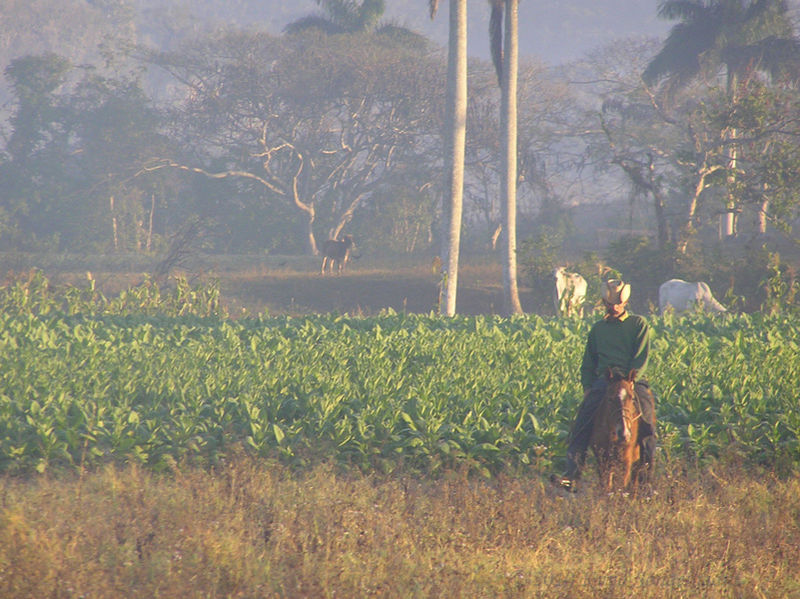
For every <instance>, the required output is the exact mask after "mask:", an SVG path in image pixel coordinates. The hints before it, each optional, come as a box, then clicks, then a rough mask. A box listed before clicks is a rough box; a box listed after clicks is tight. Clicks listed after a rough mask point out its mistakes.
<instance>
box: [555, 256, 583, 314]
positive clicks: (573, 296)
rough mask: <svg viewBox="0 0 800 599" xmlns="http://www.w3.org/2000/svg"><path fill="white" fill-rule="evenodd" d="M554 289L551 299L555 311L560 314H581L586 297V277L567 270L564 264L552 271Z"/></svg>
mask: <svg viewBox="0 0 800 599" xmlns="http://www.w3.org/2000/svg"><path fill="white" fill-rule="evenodd" d="M553 276H554V277H555V279H556V289H555V293H554V294H553V300H554V302H555V306H556V312H558V314H560V315H562V316H570V315H572V314H577V315H578V316H583V302H584V300H585V299H586V279H584V278H583V277H582V276H581V275H579V274H578V273H576V272H567V269H566V268H565V267H564V266H559V267H558V268H556V269H555V270H554V271H553Z"/></svg>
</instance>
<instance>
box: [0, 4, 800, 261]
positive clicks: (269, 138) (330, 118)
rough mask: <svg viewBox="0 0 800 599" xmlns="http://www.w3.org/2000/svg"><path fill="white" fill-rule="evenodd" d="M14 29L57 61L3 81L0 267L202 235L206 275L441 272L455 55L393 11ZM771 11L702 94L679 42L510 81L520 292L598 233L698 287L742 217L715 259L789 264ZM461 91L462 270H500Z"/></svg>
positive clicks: (777, 38) (480, 73)
mask: <svg viewBox="0 0 800 599" xmlns="http://www.w3.org/2000/svg"><path fill="white" fill-rule="evenodd" d="M67 4H69V6H70V8H71V9H72V12H71V13H67V12H65V9H64V8H63V7H64V6H66V5H67ZM320 4H321V9H324V8H325V7H326V6H327V3H320ZM382 4H383V3H377V4H376V5H375V7H373V8H375V9H376V10H377V9H380V8H381V7H380V6H379V5H382ZM672 4H676V3H672ZM695 4H696V5H697V6H699V7H706V8H708V9H709V10H708V14H705V13H704V14H705V17H704V18H706V19H711V20H712V21H713V19H715V18H717V16H715V15H718V14H721V15H722V17H724V18H725V19H728V20H730V19H732V18H733V17H732V16H731V14H732V13H724V12H723V13H715V12H714V11H713V10H711V8H713V7H714V6H716V5H720V7H721V6H722V5H723V4H726V3H725V2H722V1H720V2H697V3H695ZM734 4H739V5H740V6H741V7H742V11H743V12H742V15H743V16H741V19H740V21H737V22H742V23H747V21H746V19H745V17H747V18H750V19H756V18H757V15H756V16H754V13H753V12H752V11H753V10H755V8H754V7H755V3H747V2H743V3H734ZM5 5H6V6H5V8H6V11H4V12H5V13H6V14H8V15H13V16H14V18H15V19H17V18H18V19H20V20H19V21H18V22H20V23H24V24H25V31H28V32H37V35H39V36H40V37H41V39H47V40H50V42H51V43H50V44H49V46H45V47H42V46H40V45H36V44H33V43H31V47H32V48H36V50H37V51H35V52H30V53H26V54H19V48H16V49H15V53H16V54H15V55H14V57H13V58H7V62H5V63H4V65H3V74H4V80H3V83H4V87H3V88H2V93H4V94H5V96H6V101H5V103H4V106H3V112H2V117H3V120H2V121H0V134H2V136H1V137H0V250H1V251H36V252H41V251H57V252H91V253H100V254H107V253H131V252H133V253H142V254H154V253H158V252H163V251H164V250H165V248H166V247H167V245H168V244H169V240H170V239H171V238H173V237H174V236H175V235H176V234H177V233H178V232H180V231H181V230H183V229H184V228H185V227H186V226H187V223H189V222H198V220H199V221H202V222H203V224H204V226H203V230H204V231H207V232H208V235H207V236H206V237H205V238H204V240H203V249H204V250H205V251H208V252H220V253H245V252H251V253H270V254H313V253H315V252H316V247H317V245H318V244H319V243H321V242H322V241H324V240H325V239H327V238H328V237H329V236H335V235H337V234H338V233H340V232H343V231H344V232H350V233H355V234H356V236H357V238H358V240H359V245H362V246H365V247H372V248H374V249H375V250H376V251H392V252H423V253H425V254H428V255H430V256H434V255H436V254H437V253H439V249H440V248H441V244H442V240H441V235H442V219H443V202H444V201H445V197H446V194H445V193H444V190H443V181H444V177H443V170H442V169H443V168H445V166H446V165H445V161H444V159H443V155H444V154H445V152H444V143H445V141H444V138H443V131H444V118H445V99H444V94H445V86H444V85H443V82H444V81H445V78H446V63H447V60H446V49H445V48H443V47H441V46H439V45H437V44H436V43H434V42H433V41H430V40H428V39H427V38H425V37H424V36H422V35H420V34H419V33H416V32H414V31H412V30H409V29H408V28H405V27H403V26H401V25H400V24H397V23H392V22H387V21H386V20H385V18H384V19H381V16H382V15H383V11H382V10H377V12H375V11H373V12H375V14H370V15H367V16H368V17H369V19H367V18H366V17H365V21H364V22H365V23H367V21H368V24H367V25H365V26H363V27H353V28H351V29H348V28H346V27H340V28H339V29H336V30H325V29H324V28H320V26H319V23H320V22H321V21H319V20H317V21H315V20H314V19H322V18H323V17H325V16H326V15H325V13H324V11H323V12H322V14H320V15H318V16H316V17H314V19H306V20H303V19H298V18H297V15H296V13H295V14H292V15H291V17H290V18H289V17H288V15H287V18H286V19H285V21H284V22H283V23H282V24H281V27H282V28H285V27H287V26H289V27H288V29H287V30H286V31H284V32H281V33H270V32H269V31H268V30H266V29H265V28H259V27H254V26H249V27H243V26H234V25H231V24H230V23H229V24H226V25H225V26H220V27H210V26H208V23H207V22H203V21H201V20H200V19H199V16H198V15H197V14H193V13H192V12H191V11H188V10H186V8H185V5H180V4H179V3H176V4H174V5H172V4H171V5H168V6H167V7H166V8H164V7H161V10H162V11H165V12H161V13H160V14H161V16H163V15H164V14H168V15H169V16H170V18H169V19H167V20H160V21H155V20H147V19H146V18H145V17H146V15H151V14H155V13H156V12H157V11H158V10H159V6H158V4H157V3H150V4H148V3H146V2H142V3H140V5H138V8H139V10H138V11H134V10H133V9H132V8H131V6H130V5H128V4H126V3H117V2H91V3H90V2H78V1H77V0H72V1H70V2H65V3H55V2H47V1H46V0H33V1H32V2H25V3H18V2H6V3H5ZM670 5H671V3H664V6H667V7H668V6H670ZM680 5H681V6H685V5H686V3H682V4H680ZM758 5H759V6H762V5H770V6H772V5H774V6H772V10H773V12H772V13H770V14H771V15H772V17H771V18H772V19H773V20H772V21H770V23H773V28H772V29H770V27H769V23H766V24H763V23H762V26H761V29H760V30H759V31H762V32H763V33H761V34H760V35H761V37H760V38H757V39H756V41H753V39H754V38H753V37H752V36H750V37H747V34H746V33H745V31H747V32H752V31H754V29H753V28H752V27H751V28H749V29H747V28H746V27H745V25H742V26H741V30H742V32H743V33H742V34H741V35H742V39H743V40H744V41H746V42H747V43H746V44H742V45H739V46H734V45H731V43H730V39H729V38H726V40H727V43H728V46H726V47H718V46H717V45H714V44H715V42H714V41H713V39H714V38H713V37H711V38H710V39H711V41H710V42H709V44H711V45H710V46H709V47H712V48H714V49H715V51H717V50H718V51H719V54H718V55H716V54H715V55H714V56H717V58H716V59H714V60H716V62H708V60H711V58H712V57H711V55H710V54H708V52H707V51H705V50H703V51H701V52H699V55H700V56H701V58H700V59H699V60H701V64H702V68H703V69H704V70H703V71H702V72H703V73H704V74H705V76H704V77H702V78H699V77H696V76H691V74H689V75H687V76H686V77H684V78H683V79H681V80H680V85H678V84H676V81H677V79H676V78H675V77H676V76H677V75H676V73H679V71H678V70H677V69H678V66H679V65H678V66H675V65H671V63H669V62H668V60H667V59H668V58H669V57H670V56H671V54H670V53H671V52H673V53H674V52H675V50H674V49H671V48H672V47H673V46H672V45H671V44H674V42H673V41H671V40H673V38H675V36H676V35H677V34H676V32H680V31H681V30H680V29H674V30H673V33H672V34H671V36H672V37H670V38H667V39H666V40H665V42H661V41H659V40H652V39H651V40H644V39H642V38H636V39H633V38H632V39H629V40H618V41H616V42H614V43H612V44H609V45H608V46H605V47H601V48H597V49H596V50H595V51H593V52H592V53H590V54H587V55H586V56H585V57H584V58H582V59H579V60H575V61H572V62H570V63H567V64H562V65H558V66H548V65H545V64H544V63H542V62H538V61H536V60H535V59H533V58H530V57H524V56H522V57H520V64H519V73H518V93H517V98H518V102H517V110H518V115H519V116H518V126H517V137H518V140H517V160H516V170H517V177H516V181H517V184H516V189H515V191H516V195H517V216H518V224H517V234H518V236H519V238H520V239H521V240H522V242H523V243H522V246H523V247H522V248H521V249H520V252H521V254H520V255H521V256H522V258H521V259H522V260H523V262H524V266H523V268H524V270H525V273H526V275H525V276H528V274H529V273H530V272H533V271H536V268H537V267H540V266H542V265H541V264H537V263H536V262H537V260H538V261H540V262H541V261H546V259H547V252H544V251H542V248H543V247H544V246H546V245H548V244H549V245H550V246H557V247H558V249H559V251H562V252H566V253H569V252H571V253H572V256H573V258H575V259H576V260H579V259H580V257H579V254H580V252H581V251H584V250H591V249H593V246H596V245H597V238H598V236H599V235H600V234H599V233H597V231H598V230H599V229H603V230H608V231H610V232H609V233H608V234H607V237H608V239H606V240H605V241H606V242H615V241H619V239H620V238H621V237H622V236H624V233H625V231H628V232H629V233H632V234H634V236H635V235H639V234H643V235H644V238H643V239H641V240H640V241H639V242H638V246H635V247H634V249H633V250H632V249H631V248H630V247H629V248H628V251H629V252H633V253H635V252H636V251H639V250H641V249H642V248H643V247H647V248H649V251H653V252H657V253H658V254H659V255H660V256H663V258H659V260H660V261H661V262H660V265H661V266H660V270H659V275H661V274H683V273H687V272H690V271H691V269H692V268H694V269H695V272H698V273H700V274H702V273H703V272H707V271H708V267H707V265H705V266H701V265H698V264H699V263H698V260H699V259H698V256H699V255H701V254H702V252H701V249H702V248H703V247H705V249H706V251H707V249H708V244H710V243H711V244H713V243H721V242H719V241H718V238H719V237H720V235H719V233H720V231H719V230H718V222H719V217H720V215H721V214H722V215H726V214H733V215H734V216H735V222H733V223H728V224H726V227H725V228H724V230H722V231H721V232H722V234H723V237H724V236H728V237H731V238H733V239H738V240H743V241H745V240H753V239H757V240H758V244H759V247H762V248H763V247H765V246H764V244H765V243H768V242H769V241H770V240H772V239H788V240H795V241H796V240H797V237H798V235H797V217H798V204H799V203H800V197H798V191H797V190H798V185H797V184H798V176H799V175H798V173H800V156H798V149H797V148H798V147H800V145H799V144H798V143H797V140H798V136H800V122H799V119H798V116H797V115H798V114H800V106H798V97H799V96H798V89H797V73H798V72H800V71H798V69H797V68H796V66H794V65H796V64H798V61H797V57H798V56H799V55H800V52H799V51H798V45H797V41H796V40H797V37H796V31H794V30H793V29H792V28H791V26H788V28H787V25H786V23H788V21H787V20H780V19H779V18H778V17H779V16H780V14H782V13H781V7H782V6H783V4H782V3H781V2H772V3H770V2H767V3H764V2H761V3H758ZM181 6H184V8H181ZM312 6H313V4H312ZM331 6H332V5H331ZM676 6H677V4H676ZM217 8H218V10H219V11H220V12H219V14H220V15H224V12H225V9H224V8H223V7H222V4H220V6H219V7H217ZM747 10H750V11H751V12H747ZM7 11H8V12H7ZM420 11H421V12H422V13H424V12H425V11H424V8H420ZM654 11H655V7H654ZM309 14H311V11H310V12H309ZM739 14H740V13H735V15H739ZM59 15H60V17H59ZM775 15H778V16H775ZM279 16H280V15H276V14H274V13H270V14H269V15H265V18H270V19H277V18H278V17H279ZM334 16H335V15H333V14H330V15H327V17H334ZM662 17H665V18H666V19H667V20H669V19H681V18H682V19H687V18H688V17H687V16H686V15H679V14H677V13H674V12H670V11H669V10H665V11H662ZM722 17H720V18H722ZM56 18H62V19H63V20H64V22H65V23H70V22H73V21H74V22H80V23H82V24H83V26H82V27H68V26H64V27H56V26H55V22H54V19H56ZM737 18H738V17H737ZM155 23H160V24H158V25H156V24H155ZM315 23H316V25H315ZM776 23H777V24H776ZM487 24H488V22H487ZM676 27H678V26H677V25H676ZM78 32H80V35H78ZM773 33H774V35H773ZM29 35H32V33H29ZM770 35H772V37H770ZM17 39H18V40H24V39H26V38H25V36H24V35H23V36H22V37H18V38H17ZM31 39H32V38H31ZM758 40H762V42H758ZM25 43H28V42H25ZM759 43H760V44H761V45H759ZM770 44H771V45H770ZM759 48H761V49H762V50H763V51H762V53H761V54H758V53H757V50H758V49H759ZM764 48H766V49H764ZM767 50H769V52H768V51H767ZM778 50H780V54H779V56H778V58H780V60H778V59H777V58H775V57H774V56H773V54H775V53H776V52H777V51H778ZM0 52H3V53H4V54H2V56H6V57H10V56H11V54H10V52H11V50H10V48H8V47H3V48H0ZM704 52H705V53H704ZM748 52H750V54H747V53H748ZM746 55H747V56H749V57H750V58H749V59H748V60H745V59H744V57H745V56H746ZM736 57H738V58H736ZM706 58H708V60H706ZM733 64H735V69H734V68H733V67H732V66H731V65H733ZM773 64H775V65H779V66H780V69H778V68H777V67H775V68H772V65H773ZM714 65H716V67H715V66H714ZM697 72H700V71H697ZM687 73H688V71H687ZM733 73H735V77H734V78H733V79H732V77H731V74H733ZM643 74H645V75H646V76H645V78H644V79H643V78H642V76H643ZM468 86H469V93H468V97H469V103H468V109H467V111H468V112H467V140H466V148H465V150H466V160H465V175H464V225H463V230H462V233H463V240H464V244H465V248H467V249H468V250H469V251H490V250H491V249H493V248H495V247H496V244H497V239H498V234H500V235H502V233H501V232H500V229H499V226H500V225H501V223H502V220H503V218H504V216H503V210H502V208H503V206H502V202H501V198H500V195H501V194H500V188H501V181H502V180H503V177H504V176H505V173H506V171H507V165H505V166H504V165H503V161H502V152H501V151H500V146H501V141H502V130H501V127H500V119H499V115H500V110H501V99H502V98H501V90H500V89H499V88H498V86H497V79H496V75H495V73H494V72H493V67H492V65H491V63H490V61H489V57H488V56H487V57H486V59H482V58H475V57H473V58H472V59H471V60H470V65H469V71H468ZM734 92H735V93H734ZM726 222H728V221H726ZM532 248H533V249H532ZM536 248H538V250H537V249H536ZM636 248H639V249H638V250H637V249H636ZM721 251H726V250H724V248H723V250H721ZM642 256H643V254H640V258H641V257H642ZM704 269H705V271H704Z"/></svg>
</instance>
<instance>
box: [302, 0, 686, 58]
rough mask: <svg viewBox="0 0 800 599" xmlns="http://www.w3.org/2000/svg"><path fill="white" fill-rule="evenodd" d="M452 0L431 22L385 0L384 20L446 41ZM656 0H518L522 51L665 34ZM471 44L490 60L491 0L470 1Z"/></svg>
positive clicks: (581, 48)
mask: <svg viewBox="0 0 800 599" xmlns="http://www.w3.org/2000/svg"><path fill="white" fill-rule="evenodd" d="M448 6H449V1H448V0H439V13H438V14H437V15H436V18H435V19H434V20H433V21H431V20H430V18H429V17H428V2H425V1H424V0H386V18H387V19H388V20H390V21H392V22H394V23H397V24H399V25H404V26H406V27H409V28H410V29H413V30H415V31H419V32H420V33H423V34H425V35H427V36H428V37H430V38H431V39H434V40H435V41H436V42H438V43H439V44H441V45H446V44H447V24H448ZM657 6H658V2H657V0H605V1H603V2H600V1H598V0H557V1H556V0H549V1H547V2H542V1H541V0H520V5H519V29H520V53H521V54H523V55H533V56H538V57H539V58H541V59H543V60H544V61H546V62H549V63H553V64H556V63H560V62H564V61H567V60H571V59H574V58H578V57H580V56H581V55H583V54H584V53H585V52H587V51H590V50H592V49H593V48H597V47H599V46H602V45H604V44H605V43H608V42H610V41H612V40H613V39H615V38H620V37H630V36H655V37H659V38H662V37H664V36H665V35H666V33H667V32H668V31H669V27H670V23H669V22H666V21H662V20H660V19H658V17H657V14H656V11H657ZM318 10H319V7H318V6H317V5H316V3H315V2H313V0H297V2H296V5H295V8H293V9H292V12H293V13H295V14H296V15H297V16H298V17H299V16H303V15H307V14H311V13H314V12H317V11H318ZM467 11H468V16H469V41H468V48H469V50H468V51H469V54H470V55H471V56H478V57H481V58H486V59H488V58H489V46H488V37H487V30H488V23H489V3H488V2H487V0H468V2H467Z"/></svg>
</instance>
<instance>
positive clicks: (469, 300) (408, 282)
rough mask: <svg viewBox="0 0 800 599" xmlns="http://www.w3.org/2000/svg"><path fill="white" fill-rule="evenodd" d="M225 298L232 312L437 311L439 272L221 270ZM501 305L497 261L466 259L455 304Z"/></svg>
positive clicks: (479, 310)
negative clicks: (473, 263)
mask: <svg viewBox="0 0 800 599" xmlns="http://www.w3.org/2000/svg"><path fill="white" fill-rule="evenodd" d="M219 279H220V284H221V287H222V295H223V301H224V303H225V305H226V306H227V307H228V309H229V311H230V313H231V315H232V316H236V315H238V314H242V313H243V312H247V313H261V312H266V313H268V314H271V315H277V314H292V315H299V314H310V313H339V314H350V315H363V316H369V315H374V314H378V313H380V312H381V311H385V310H388V309H391V310H394V311H395V312H402V313H415V314H428V313H431V312H434V313H437V312H438V311H439V301H440V300H439V286H440V280H441V278H440V276H439V275H437V274H434V273H433V271H432V269H425V268H422V267H417V268H414V267H399V268H391V267H387V268H381V269H352V270H350V271H349V272H345V273H344V274H342V275H341V276H322V275H320V274H319V273H318V272H297V271H284V272H270V271H264V272H262V273H259V274H254V273H246V272H238V273H237V272H228V273H220V274H219ZM520 299H521V301H522V304H523V308H524V309H526V311H527V310H530V309H532V307H533V303H534V302H533V294H532V292H531V290H530V289H528V288H526V287H521V288H520ZM502 307H503V288H502V271H501V268H500V267H499V265H476V266H470V265H466V266H464V267H463V268H461V269H460V271H459V279H458V295H457V304H456V309H457V312H458V313H459V314H464V315H476V314H500V313H501V312H502Z"/></svg>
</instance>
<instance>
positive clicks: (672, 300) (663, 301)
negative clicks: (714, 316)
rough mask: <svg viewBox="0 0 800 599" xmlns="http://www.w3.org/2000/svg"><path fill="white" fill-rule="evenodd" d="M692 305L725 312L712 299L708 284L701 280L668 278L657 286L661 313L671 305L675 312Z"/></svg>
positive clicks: (723, 308)
mask: <svg viewBox="0 0 800 599" xmlns="http://www.w3.org/2000/svg"><path fill="white" fill-rule="evenodd" d="M694 305H700V306H702V307H703V308H704V309H707V310H711V311H714V312H727V310H726V309H725V306H723V305H722V304H720V303H719V302H718V301H717V300H715V299H714V296H713V295H712V294H711V289H709V287H708V284H707V283H704V282H702V281H700V282H698V283H687V282H686V281H682V280H681V279H670V280H669V281H667V282H666V283H662V285H661V287H659V288H658V307H659V309H660V310H661V313H662V314H663V313H664V310H666V309H667V308H669V307H671V308H672V309H673V310H675V312H684V311H686V310H691V309H692V307H693V306H694Z"/></svg>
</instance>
